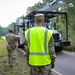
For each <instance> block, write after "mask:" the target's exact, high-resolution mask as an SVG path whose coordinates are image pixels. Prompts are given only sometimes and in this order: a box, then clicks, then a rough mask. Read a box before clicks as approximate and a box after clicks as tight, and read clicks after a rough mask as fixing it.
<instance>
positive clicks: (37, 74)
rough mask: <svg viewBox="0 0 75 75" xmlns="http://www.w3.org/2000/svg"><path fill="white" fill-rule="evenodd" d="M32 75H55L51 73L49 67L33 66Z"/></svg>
mask: <svg viewBox="0 0 75 75" xmlns="http://www.w3.org/2000/svg"><path fill="white" fill-rule="evenodd" d="M30 75H53V74H52V73H51V67H50V65H48V66H40V67H38V66H31V69H30Z"/></svg>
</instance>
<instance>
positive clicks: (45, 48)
mask: <svg viewBox="0 0 75 75" xmlns="http://www.w3.org/2000/svg"><path fill="white" fill-rule="evenodd" d="M47 34H48V29H46V30H45V38H44V53H39V52H30V55H48V54H49V53H47ZM28 43H30V29H29V30H28Z"/></svg>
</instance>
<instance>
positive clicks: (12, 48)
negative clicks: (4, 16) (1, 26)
mask: <svg viewBox="0 0 75 75" xmlns="http://www.w3.org/2000/svg"><path fill="white" fill-rule="evenodd" d="M6 40H7V43H8V45H7V50H8V58H9V65H10V67H13V66H14V65H15V60H16V52H17V46H18V36H16V35H15V34H13V29H12V28H9V33H8V34H7V35H6Z"/></svg>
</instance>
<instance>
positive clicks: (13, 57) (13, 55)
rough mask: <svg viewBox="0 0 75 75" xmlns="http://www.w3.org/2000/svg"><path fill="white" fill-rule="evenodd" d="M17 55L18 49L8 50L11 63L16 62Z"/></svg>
mask: <svg viewBox="0 0 75 75" xmlns="http://www.w3.org/2000/svg"><path fill="white" fill-rule="evenodd" d="M16 55H17V49H14V50H11V51H8V58H9V59H8V60H9V65H14V64H15V60H16Z"/></svg>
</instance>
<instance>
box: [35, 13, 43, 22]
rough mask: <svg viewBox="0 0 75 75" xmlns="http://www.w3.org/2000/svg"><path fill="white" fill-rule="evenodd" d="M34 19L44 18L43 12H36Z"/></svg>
mask: <svg viewBox="0 0 75 75" xmlns="http://www.w3.org/2000/svg"><path fill="white" fill-rule="evenodd" d="M35 20H39V21H42V20H44V14H36V15H35Z"/></svg>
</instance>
